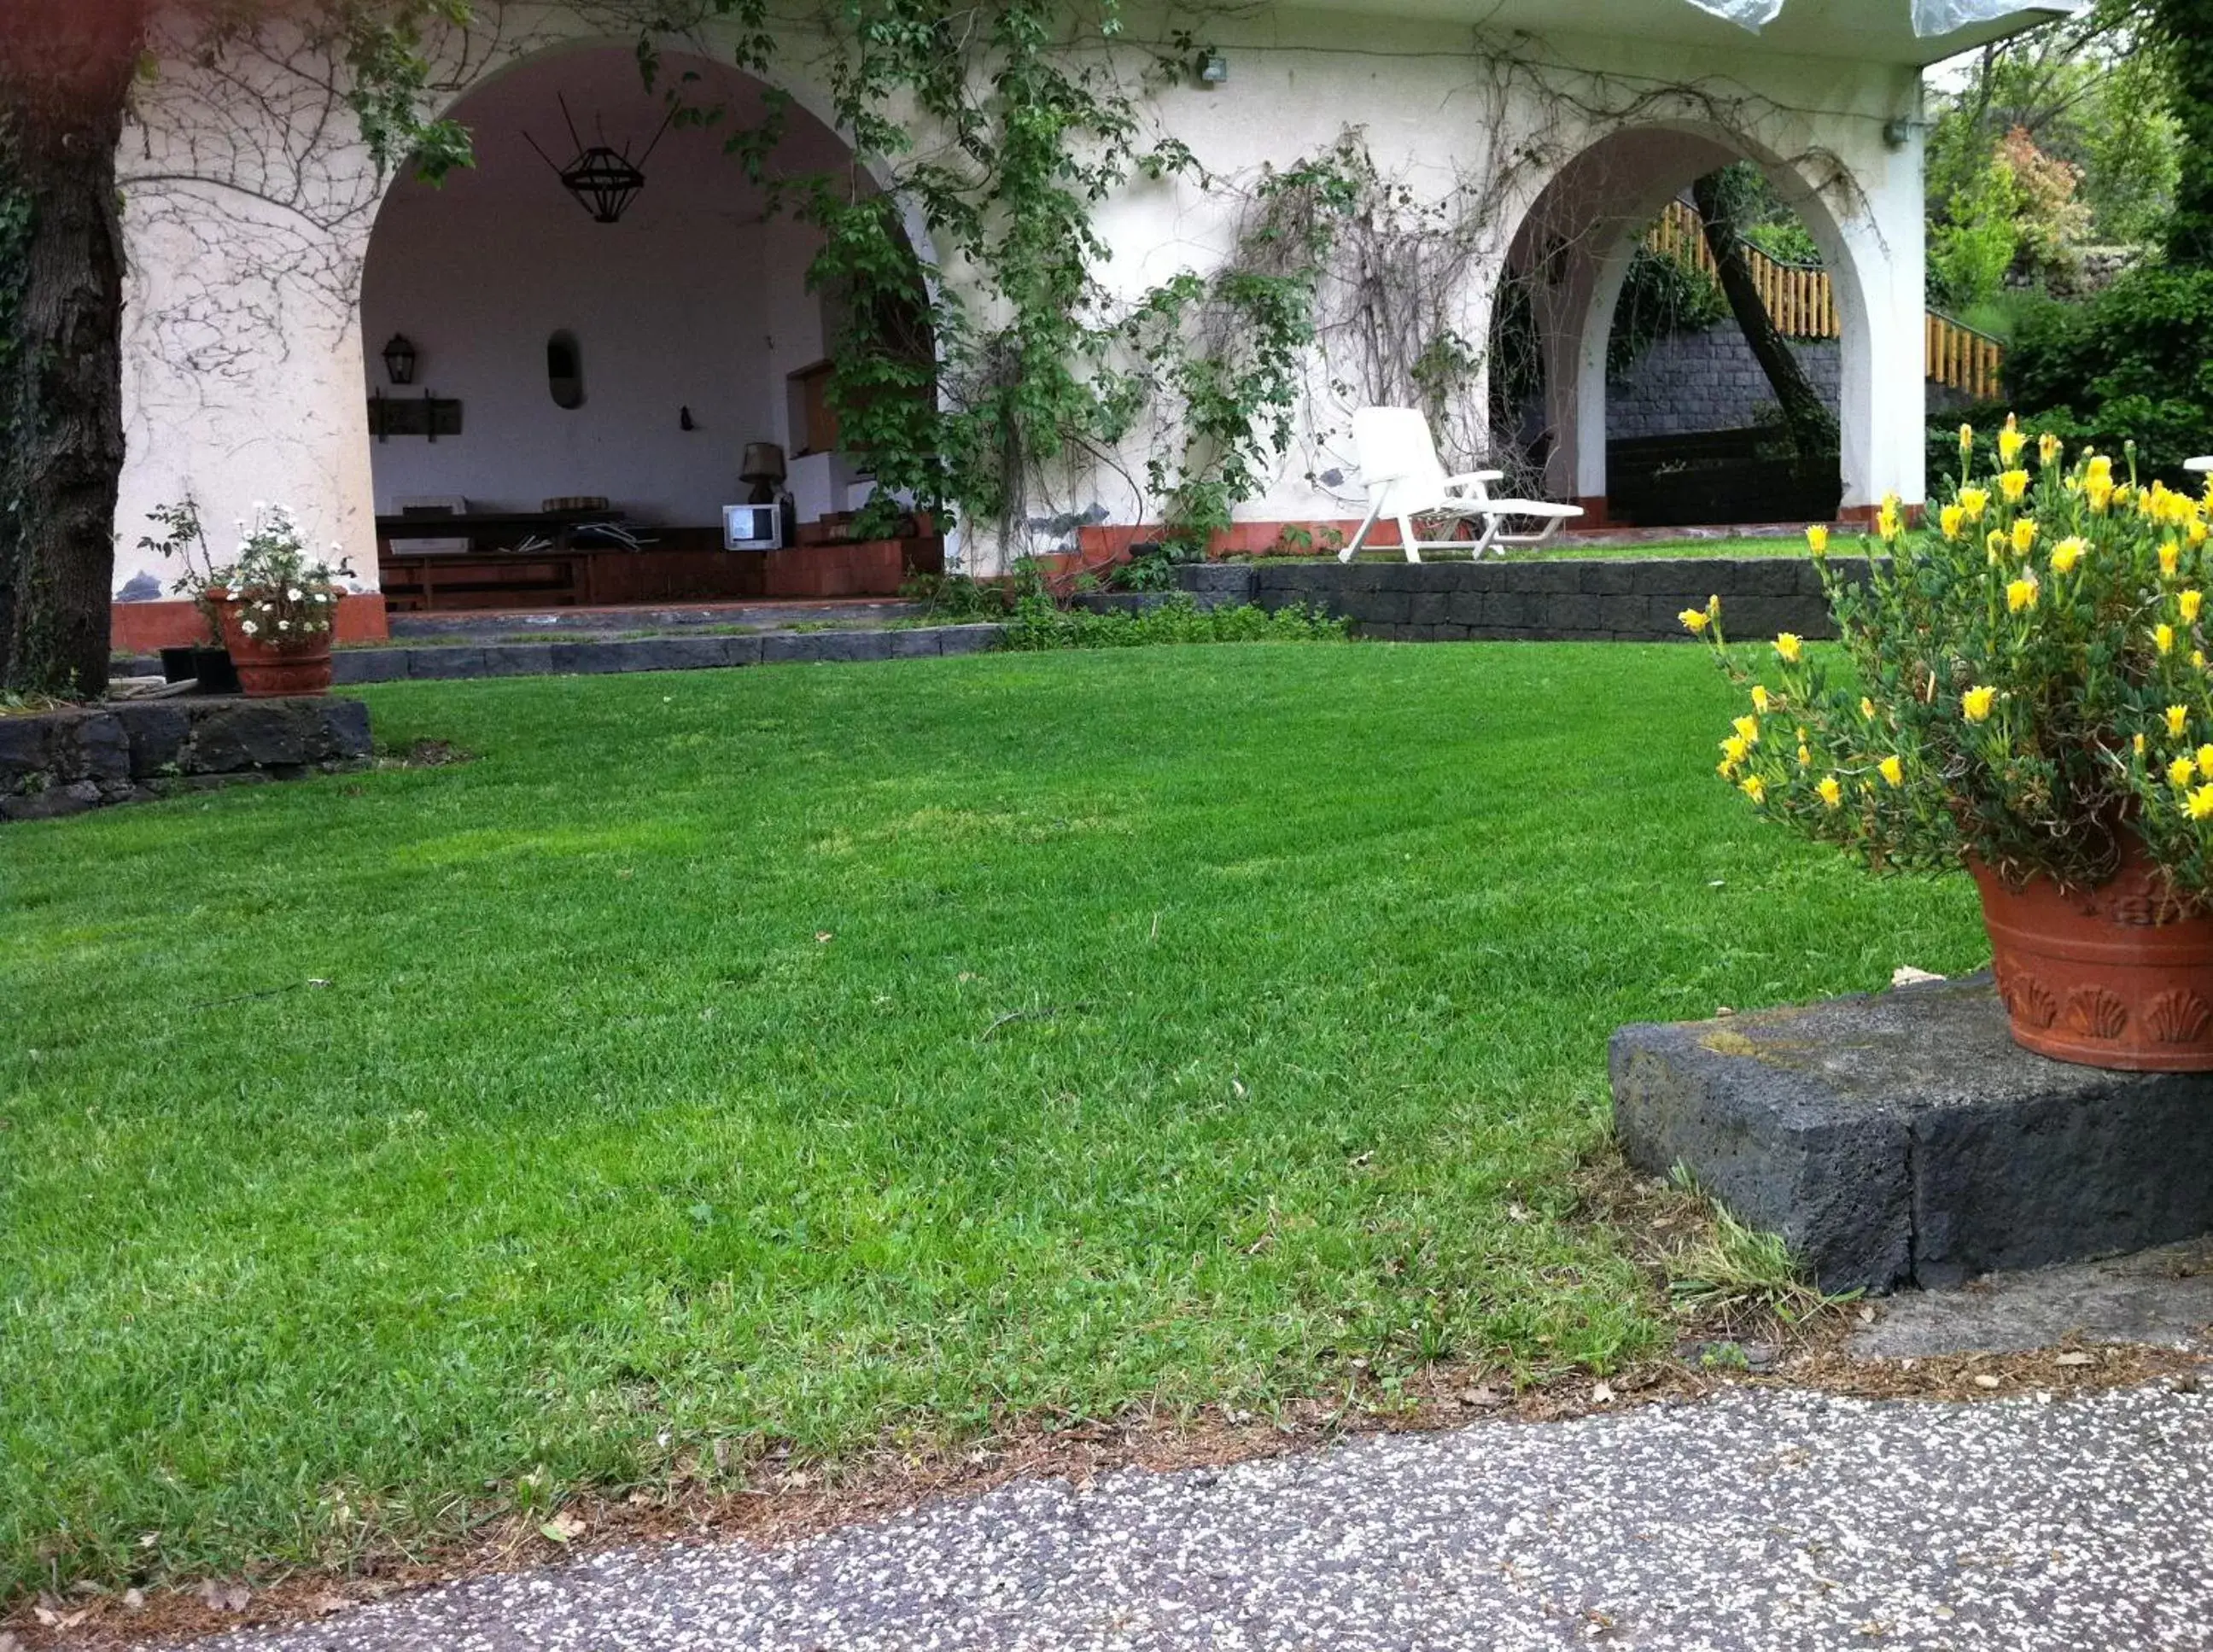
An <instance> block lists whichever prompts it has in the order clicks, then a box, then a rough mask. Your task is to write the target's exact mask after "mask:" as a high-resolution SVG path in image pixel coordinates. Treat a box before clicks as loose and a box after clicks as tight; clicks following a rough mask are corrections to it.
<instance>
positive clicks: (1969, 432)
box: [1960, 424, 1975, 454]
mask: <svg viewBox="0 0 2213 1652" xmlns="http://www.w3.org/2000/svg"><path fill="white" fill-rule="evenodd" d="M1974 450H1975V427H1974V426H1973V425H1972V424H1962V425H1961V426H1960V452H1961V453H1963V454H1970V453H1972V452H1974Z"/></svg>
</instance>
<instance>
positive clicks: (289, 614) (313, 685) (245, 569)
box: [180, 502, 352, 698]
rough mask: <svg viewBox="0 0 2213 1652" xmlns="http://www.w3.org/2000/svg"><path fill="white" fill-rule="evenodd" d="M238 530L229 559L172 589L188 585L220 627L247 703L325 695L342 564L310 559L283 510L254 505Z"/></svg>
mask: <svg viewBox="0 0 2213 1652" xmlns="http://www.w3.org/2000/svg"><path fill="white" fill-rule="evenodd" d="M239 528H240V533H241V538H240V539H239V542H238V552H237V554H236V556H235V558H233V559H232V560H231V561H229V562H228V563H223V564H212V562H211V565H210V567H209V568H208V569H207V570H206V571H205V572H204V573H197V572H195V573H192V574H189V575H188V576H187V578H186V582H184V584H180V589H183V588H186V587H187V586H189V587H190V588H192V594H193V596H194V598H195V600H198V602H199V604H200V606H201V607H203V608H204V609H206V610H207V611H208V612H209V613H210V616H211V617H212V618H213V619H215V621H216V624H217V625H219V626H220V627H221V629H222V632H223V643H224V644H225V645H226V646H227V647H228V648H229V650H230V657H231V659H232V661H234V662H235V664H236V666H237V668H238V682H239V686H240V688H241V690H242V691H243V692H245V693H246V694H247V696H248V697H249V698H266V697H269V696H272V695H277V694H320V693H322V692H325V691H326V689H328V688H329V687H330V686H331V638H332V632H333V630H334V628H335V626H336V623H337V619H338V597H339V596H340V594H342V590H341V587H340V586H339V584H338V579H339V577H340V576H342V575H345V574H350V573H351V572H352V570H351V568H349V567H348V566H347V565H346V564H345V563H344V560H342V559H341V560H338V561H337V562H335V563H332V562H326V561H323V560H320V559H319V558H310V557H309V556H308V551H307V547H306V546H304V545H302V543H301V539H300V525H299V521H298V519H297V518H296V517H295V516H294V515H293V514H292V512H291V510H290V508H288V507H286V506H284V505H265V504H262V503H258V502H257V503H255V505H254V507H253V516H252V518H251V519H250V520H248V521H242V522H241V523H240V524H239ZM336 552H337V547H336V546H332V554H333V555H334V556H335V555H336Z"/></svg>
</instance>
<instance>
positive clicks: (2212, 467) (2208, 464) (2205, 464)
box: [2182, 454, 2213, 475]
mask: <svg viewBox="0 0 2213 1652" xmlns="http://www.w3.org/2000/svg"><path fill="white" fill-rule="evenodd" d="M2182 468H2183V469H2185V470H2186V471H2196V472H2198V473H2199V474H2200V475H2204V473H2206V472H2209V471H2213V454H2207V455H2206V456H2205V457H2204V458H2203V459H2186V460H2183V461H2182Z"/></svg>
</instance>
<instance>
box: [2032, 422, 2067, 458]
mask: <svg viewBox="0 0 2213 1652" xmlns="http://www.w3.org/2000/svg"><path fill="white" fill-rule="evenodd" d="M2066 451H2067V444H2066V443H2065V442H2062V441H2061V440H2060V439H2059V438H2058V436H2054V435H2052V434H2051V431H2049V430H2046V431H2045V433H2044V434H2043V435H2042V436H2039V437H2037V438H2036V456H2037V459H2038V460H2039V461H2040V462H2041V463H2043V464H2046V465H2056V464H2058V462H2059V455H2060V454H2063V453H2064V452H2066Z"/></svg>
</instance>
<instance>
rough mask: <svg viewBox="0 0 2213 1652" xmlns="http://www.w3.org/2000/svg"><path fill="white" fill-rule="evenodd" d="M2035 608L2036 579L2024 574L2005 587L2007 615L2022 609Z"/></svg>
mask: <svg viewBox="0 0 2213 1652" xmlns="http://www.w3.org/2000/svg"><path fill="white" fill-rule="evenodd" d="M2035 606H2036V579H2035V576H2033V575H2028V574H2024V575H2023V576H2021V578H2019V579H2017V580H2015V581H2014V582H2012V583H2011V584H2010V585H2008V586H2007V587H2006V612H2008V613H2020V612H2021V610H2022V609H2023V608H2033V607H2035Z"/></svg>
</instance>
